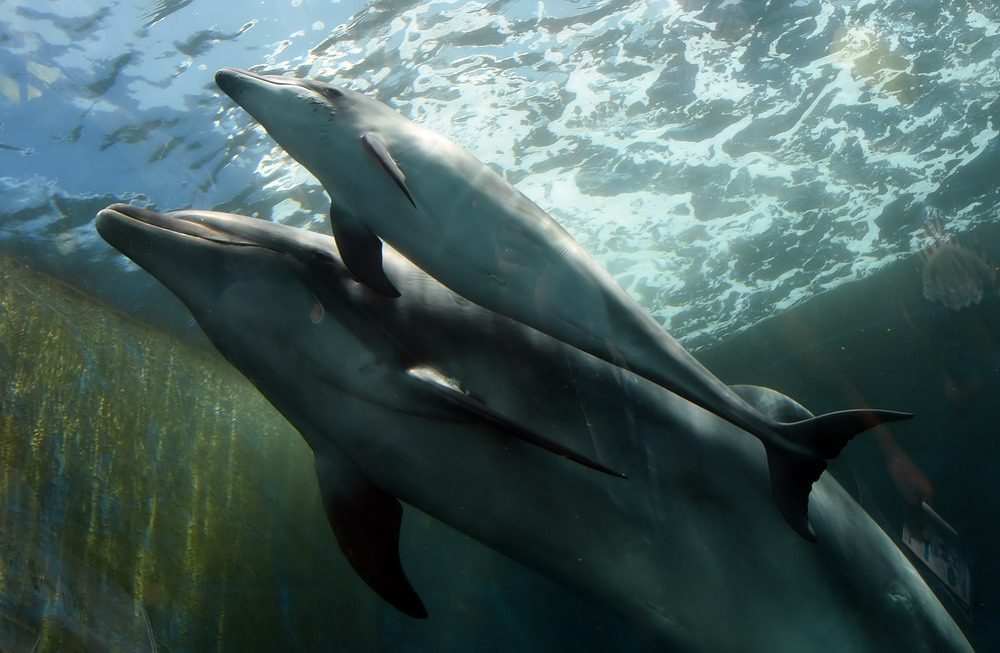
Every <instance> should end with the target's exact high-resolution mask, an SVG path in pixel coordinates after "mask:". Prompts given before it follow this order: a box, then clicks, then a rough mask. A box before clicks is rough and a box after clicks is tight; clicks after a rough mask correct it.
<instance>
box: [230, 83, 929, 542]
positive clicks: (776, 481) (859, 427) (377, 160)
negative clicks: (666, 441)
mask: <svg viewBox="0 0 1000 653" xmlns="http://www.w3.org/2000/svg"><path fill="white" fill-rule="evenodd" d="M215 79H216V83H217V84H218V86H219V88H220V89H222V91H223V92H225V93H226V94H227V95H229V96H230V97H231V98H232V99H233V100H234V101H236V102H237V103H238V104H239V105H240V106H242V107H243V108H244V109H246V110H247V111H248V112H249V113H250V114H251V115H252V116H253V117H254V118H255V119H257V121H258V122H260V123H261V124H262V125H263V126H264V128H265V129H266V130H267V132H268V133H269V134H270V135H271V136H272V137H273V138H274V139H275V140H276V141H277V142H278V144H279V145H281V146H282V147H283V148H284V149H285V150H286V151H287V152H288V153H289V154H290V155H291V156H292V157H293V158H294V159H296V160H297V161H299V162H300V163H301V164H302V165H304V166H305V167H306V168H307V169H309V171H310V172H312V173H313V174H314V175H316V177H317V178H319V180H320V182H321V183H322V184H323V186H324V188H325V189H326V190H327V192H328V193H329V194H330V196H331V197H332V198H333V208H332V210H331V223H332V225H333V233H334V236H335V237H336V240H337V245H338V248H339V251H340V254H341V256H342V258H343V261H344V263H345V264H346V265H347V267H348V269H350V271H351V272H352V273H353V275H354V276H355V277H356V278H357V279H358V280H360V281H361V282H362V283H364V284H365V285H367V286H368V287H370V288H371V289H373V290H375V291H376V292H379V293H381V294H383V295H385V296H387V297H398V296H399V294H400V293H399V290H398V289H397V286H398V285H399V283H398V280H396V281H394V280H393V277H392V275H391V274H387V273H386V272H385V269H384V268H385V266H384V265H383V262H382V240H384V241H385V242H387V243H389V244H390V245H392V246H393V247H394V248H395V249H396V250H398V251H399V252H400V253H402V254H403V255H404V256H406V257H407V258H409V259H410V260H411V261H412V262H413V263H415V264H416V265H418V266H419V267H421V268H422V269H424V270H425V271H426V272H427V273H429V274H430V275H431V276H433V277H434V278H435V279H437V280H438V281H440V282H441V283H442V284H444V285H445V286H447V287H448V288H450V289H451V290H453V291H454V292H456V293H458V294H459V295H461V296H463V297H465V298H466V299H469V300H471V301H473V302H475V303H477V304H479V305H481V306H484V307H486V308H489V309H492V310H494V311H496V312H499V313H502V314H504V315H507V316H509V317H511V318H513V319H515V320H517V321H519V322H522V323H524V324H526V325H528V326H531V327H534V328H536V329H538V330H539V331H542V332H543V333H546V334H548V335H550V336H552V337H554V338H556V339H558V340H561V341H563V342H565V343H567V344H570V345H573V346H574V347H577V348H579V349H581V350H583V351H585V352H588V353H590V354H592V355H594V356H597V357H598V358H602V359H604V360H606V361H609V362H611V363H614V364H616V365H619V366H621V367H623V368H625V369H627V370H629V371H631V372H633V373H635V374H638V375H640V376H642V377H644V378H646V379H648V380H650V381H652V382H654V383H656V384H658V385H661V386H663V387H664V388H666V389H668V390H670V391H672V392H674V393H676V394H678V395H680V396H681V397H684V398H685V399H687V400H688V401H691V402H693V403H695V404H697V405H699V406H701V407H702V408H705V409H707V410H709V411H711V412H713V413H715V414H716V415H718V416H720V417H722V418H723V419H725V420H727V421H729V422H731V423H733V424H735V425H736V426H739V427H740V428H742V429H744V430H746V431H748V432H750V433H751V434H753V435H754V436H756V437H757V438H758V439H760V440H761V442H762V443H763V444H764V447H765V450H766V452H767V455H768V458H769V461H770V465H771V482H772V487H773V493H774V498H775V501H776V503H777V506H778V509H779V510H780V511H781V512H782V514H783V515H784V516H785V518H786V519H787V520H788V522H789V524H790V525H791V526H792V528H794V529H795V531H796V532H798V533H799V534H800V535H802V536H803V537H805V538H806V539H810V540H812V539H814V537H815V534H814V533H813V531H812V529H811V528H810V526H809V520H808V516H807V508H808V493H809V489H810V487H811V486H812V483H813V482H814V481H815V480H816V479H817V478H819V476H820V474H822V473H823V470H824V469H826V466H827V462H826V461H827V460H829V459H832V458H835V457H836V456H837V455H839V454H840V451H841V450H842V449H843V447H844V446H845V445H846V443H847V442H848V440H850V439H851V438H852V437H854V436H855V435H856V434H858V433H860V432H861V431H864V430H866V429H868V428H871V427H873V426H876V425H878V424H881V423H884V422H889V421H894V420H901V419H906V418H909V417H912V415H911V414H909V413H901V412H894V411H885V410H851V411H841V412H835V413H829V414H826V415H822V416H820V417H814V418H810V419H806V420H802V421H799V422H795V423H781V422H778V421H775V420H774V419H771V418H769V417H768V416H766V415H764V414H762V413H761V412H760V411H759V410H756V409H755V408H754V407H753V406H751V405H749V404H748V403H747V402H746V401H744V400H743V399H742V398H741V397H740V396H739V395H738V394H737V393H735V392H733V391H732V390H731V389H730V388H729V387H728V386H727V385H726V384H724V383H723V382H722V381H720V380H719V379H718V378H716V377H715V376H714V375H713V374H712V373H711V372H710V371H709V370H708V369H706V368H705V367H704V366H703V365H701V364H700V363H699V362H698V361H697V360H696V359H695V358H694V357H693V356H692V355H691V354H690V353H689V352H688V351H687V350H686V349H684V347H683V346H681V344H680V343H679V342H677V340H675V339H674V338H673V337H672V336H671V335H670V334H669V333H668V332H667V331H666V330H664V329H663V328H662V327H661V325H660V324H658V323H657V322H656V320H654V319H653V318H652V316H650V315H649V314H648V313H647V312H646V311H644V310H643V309H642V307H641V306H639V304H638V303H636V302H635V300H633V299H632V298H631V297H630V296H629V295H628V293H627V292H626V291H625V290H624V289H623V288H622V287H621V286H620V285H618V284H617V283H616V282H615V281H614V279H612V278H611V276H610V275H609V274H608V273H607V272H606V271H605V270H604V269H603V268H602V267H601V266H600V265H599V264H598V263H597V262H596V261H595V260H594V259H593V258H591V257H590V256H589V255H588V254H587V252H586V251H585V250H584V249H583V247H582V246H581V245H580V244H579V243H577V242H576V241H575V240H574V239H573V237H572V236H570V235H569V233H567V232H566V231H565V230H564V229H563V228H562V227H560V226H559V225H558V224H557V223H556V222H555V221H554V220H552V219H551V218H550V217H549V216H548V215H547V214H546V213H545V212H544V211H542V210H541V209H540V208H539V207H538V206H536V205H535V204H534V203H533V202H532V201H531V200H529V199H528V198H527V197H525V196H524V195H522V194H521V193H520V192H519V191H517V189H515V188H514V187H513V186H511V185H510V184H508V183H507V182H506V181H505V180H504V179H503V178H502V177H501V176H500V175H498V174H497V173H496V172H494V171H493V170H492V169H491V168H490V167H489V166H486V165H484V164H482V163H481V162H479V161H478V160H477V159H476V158H475V157H473V156H472V155H471V154H469V153H468V152H466V151H465V150H463V149H462V148H460V147H459V146H458V145H456V144H455V143H453V142H451V141H449V140H448V139H446V138H445V137H443V136H441V135H440V134H437V133H435V132H433V131H431V130H430V129H427V128H424V127H422V126H420V125H418V124H416V123H414V122H412V121H410V120H408V119H407V118H405V117H403V116H402V115H400V114H399V113H397V112H395V111H393V110H392V109H390V108H389V107H388V106H386V105H384V104H382V103H381V102H378V101H377V100H374V99H372V98H369V97H367V96H365V95H363V94H361V93H358V92H356V91H353V90H350V89H346V88H341V87H337V86H332V85H330V84H326V83H323V82H319V81H314V80H304V79H296V78H290V77H280V76H275V75H258V74H255V73H252V72H248V71H245V70H236V69H233V68H225V69H223V70H220V71H219V72H218V73H216V76H215ZM380 239H381V240H380Z"/></svg>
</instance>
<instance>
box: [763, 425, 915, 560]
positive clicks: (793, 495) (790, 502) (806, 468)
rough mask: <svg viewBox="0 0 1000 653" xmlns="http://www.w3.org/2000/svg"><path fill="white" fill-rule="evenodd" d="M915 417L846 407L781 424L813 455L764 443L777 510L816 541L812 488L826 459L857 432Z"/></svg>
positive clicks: (781, 428)
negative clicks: (810, 514)
mask: <svg viewBox="0 0 1000 653" xmlns="http://www.w3.org/2000/svg"><path fill="white" fill-rule="evenodd" d="M911 417H913V414H912V413H901V412H896V411H891V410H864V409H862V410H843V411H838V412H835V413H827V414H825V415H820V416H819V417H811V418H809V419H805V420H802V421H800V422H793V423H790V424H778V425H777V427H776V428H775V431H777V432H778V434H779V435H781V436H782V437H783V438H784V439H786V440H787V441H789V442H790V443H792V444H794V445H801V446H804V447H805V448H806V449H807V450H811V451H813V452H815V454H814V455H810V454H808V453H801V452H800V451H797V450H792V449H783V448H781V447H780V446H778V445H775V444H772V443H765V444H764V449H765V451H766V452H767V464H768V468H769V470H770V474H771V492H772V493H773V494H774V501H775V503H776V504H777V506H778V510H780V511H781V514H782V515H783V516H784V517H785V519H786V520H787V521H788V523H789V525H791V527H792V528H793V529H794V530H795V532H796V533H798V534H799V535H801V536H802V537H804V538H805V539H807V540H809V541H810V542H815V541H816V533H815V532H814V531H813V528H812V526H811V525H810V524H809V492H810V491H811V490H812V485H813V483H815V482H816V481H817V480H819V477H820V476H821V475H822V474H823V471H824V470H826V466H827V463H826V461H827V460H832V459H833V458H836V457H837V456H838V455H840V452H841V451H842V450H843V449H844V447H845V446H846V445H847V443H848V442H849V441H850V440H851V438H853V437H854V436H855V435H857V434H858V433H861V432H862V431H867V430H868V429H870V428H872V427H874V426H878V425H879V424H885V423H886V422H895V421H899V420H904V419H909V418H911Z"/></svg>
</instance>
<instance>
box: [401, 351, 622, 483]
mask: <svg viewBox="0 0 1000 653" xmlns="http://www.w3.org/2000/svg"><path fill="white" fill-rule="evenodd" d="M407 374H409V375H410V376H411V377H412V378H414V379H416V380H417V381H419V382H420V383H421V384H422V385H423V386H424V387H426V388H428V389H429V390H431V391H432V392H434V393H435V394H437V395H438V396H440V397H443V398H444V399H445V400H446V401H448V402H449V403H451V404H452V405H454V406H457V407H459V408H461V409H462V410H464V411H467V412H470V413H473V414H474V415H476V416H477V417H481V418H483V419H485V420H487V421H489V422H493V423H494V424H496V425H497V426H500V427H501V428H503V429H504V430H506V431H509V432H510V433H511V434H512V435H514V436H516V437H517V438H519V439H521V440H524V441H525V442H527V443H529V444H533V445H535V446H536V447H541V448H542V449H545V450H546V451H551V452H552V453H554V454H556V455H557V456H562V457H563V458H566V459H568V460H572V461H573V462H575V463H578V464H580V465H583V466H584V467H589V468H591V469H593V470H596V471H599V472H603V473H605V474H608V475H610V476H617V477H618V478H628V477H627V476H626V475H625V474H622V473H621V472H616V471H614V470H613V469H611V468H609V467H606V466H605V465H602V464H601V463H599V462H597V461H595V460H591V459H590V458H588V457H586V456H584V455H582V454H579V453H577V452H575V451H573V450H572V449H570V448H569V447H565V446H563V445H561V444H559V443H558V442H553V441H552V440H549V439H548V438H546V437H544V436H541V435H538V434H537V433H535V432H533V431H530V430H528V429H526V428H524V427H523V426H521V425H519V424H517V423H515V422H513V421H512V420H510V419H509V418H507V417H506V416H504V415H502V414H500V413H498V412H497V411H495V410H493V409H492V408H490V407H489V406H487V405H486V404H484V403H483V402H481V401H479V400H478V399H476V398H475V397H472V396H471V395H469V394H468V393H467V392H465V391H464V390H463V389H462V388H461V387H460V386H459V385H458V384H457V383H455V382H454V381H453V380H452V379H449V378H447V377H446V376H444V375H443V374H441V373H440V372H438V371H437V370H435V369H433V368H431V367H425V366H421V367H414V368H411V369H409V370H407Z"/></svg>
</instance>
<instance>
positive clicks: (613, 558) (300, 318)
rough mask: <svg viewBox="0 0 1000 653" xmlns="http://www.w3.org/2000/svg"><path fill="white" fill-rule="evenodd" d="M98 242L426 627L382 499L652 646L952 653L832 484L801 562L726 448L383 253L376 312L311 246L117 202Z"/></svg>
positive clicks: (269, 229) (819, 502)
mask: <svg viewBox="0 0 1000 653" xmlns="http://www.w3.org/2000/svg"><path fill="white" fill-rule="evenodd" d="M97 226H98V229H99V230H100V233H101V235H102V236H103V237H104V238H105V239H106V240H107V241H108V242H110V243H111V244H112V245H114V246H115V247H117V248H118V249H120V250H121V251H122V252H124V253H126V254H127V255H128V256H129V257H130V258H132V259H133V260H134V261H135V262H136V263H138V264H139V265H141V266H142V267H144V268H145V269H146V270H148V271H149V272H151V273H152V274H153V275H155V276H156V277H157V278H158V279H159V280H160V281H162V282H163V283H164V284H166V285H167V286H168V287H169V288H170V289H171V290H172V291H173V292H174V293H175V294H177V295H178V297H180V298H181V299H182V301H184V302H185V304H187V306H188V307H189V308H190V309H191V311H192V313H193V314H194V316H195V318H196V319H197V321H198V323H199V324H200V325H201V327H202V328H203V329H204V331H205V333H206V334H207V335H208V336H209V338H210V339H211V340H212V342H213V343H214V344H215V346H216V347H217V348H218V349H219V350H220V351H221V352H222V353H223V354H224V355H225V356H226V357H227V358H228V359H229V360H230V361H231V362H232V363H233V364H234V365H235V366H236V367H238V368H239V369H240V370H241V371H242V372H243V373H244V374H245V375H246V376H247V377H248V378H250V379H251V380H252V381H253V382H254V383H255V384H256V385H257V387H258V388H259V389H260V390H261V391H262V392H263V393H264V395H265V396H267V397H268V399H270V400H271V402H272V403H274V404H275V406H276V407H277V408H278V409H279V410H280V411H281V412H282V413H283V414H284V415H285V416H286V417H288V419H289V420H290V421H291V422H292V423H293V424H294V425H295V426H296V427H297V428H298V429H299V431H300V432H301V433H302V435H303V436H304V437H305V439H306V440H307V441H308V442H309V444H310V446H311V447H312V449H313V451H314V453H315V458H316V468H317V474H318V477H319V479H320V488H321V491H322V494H323V499H324V504H325V506H326V509H327V514H328V516H329V518H330V521H331V524H332V526H333V529H334V531H335V533H336V535H337V539H338V541H339V543H340V546H341V548H342V549H344V552H345V553H346V555H347V557H348V559H349V560H350V561H351V563H352V565H353V566H354V568H355V569H356V570H357V571H358V572H359V574H360V575H361V576H362V577H363V578H364V579H365V580H366V581H367V582H368V583H369V585H371V586H372V587H373V588H374V589H375V590H376V591H378V592H379V593H380V594H381V595H382V596H383V597H385V598H387V599H388V600H390V601H391V602H392V603H393V604H394V605H395V606H397V607H398V608H400V609H402V610H404V611H406V612H408V613H409V614H412V615H417V616H422V615H423V614H425V612H424V609H423V605H422V603H421V602H420V600H419V598H417V596H416V594H415V592H414V591H413V589H412V588H411V587H410V585H409V583H408V581H407V580H406V578H405V576H404V575H403V572H402V569H401V565H400V562H399V558H398V549H397V546H398V537H399V519H400V511H401V508H400V505H399V502H398V500H402V501H404V502H406V503H409V504H410V505H412V506H414V507H416V508H418V509H420V510H423V511H425V512H427V513H428V514H430V515H433V516H434V517H437V518H438V519H440V520H442V521H443V522H445V523H447V524H449V525H451V526H453V527H454V528H457V529H459V530H460V531H462V532H464V533H466V534H468V535H470V536H472V537H474V538H475V539H477V540H479V541H481V542H483V543H484V544H486V545H488V546H490V547H492V548H494V549H496V550H497V551H500V552H502V553H504V554H506V555H508V556H510V557H511V558H514V559H516V560H518V561H520V562H522V563H524V564H526V565H528V566H530V567H533V568H534V569H536V570H538V571H540V572H542V573H544V574H546V575H548V576H549V577H551V578H553V579H554V580H556V581H558V582H560V583H562V584H563V585H566V586H567V587H570V588H573V589H575V590H577V591H579V592H581V593H583V594H584V595H586V596H588V597H590V598H591V599H593V600H595V601H597V602H599V603H600V604H602V605H604V606H606V607H608V608H610V609H612V610H615V611H616V612H618V613H620V614H623V615H624V616H626V617H627V618H629V619H631V620H633V621H634V622H637V623H639V624H642V625H644V626H645V627H647V628H649V629H650V632H652V633H654V635H655V636H656V637H657V638H658V640H659V643H660V644H661V645H663V646H664V648H665V649H669V650H677V651H705V652H708V651H732V650H739V651H749V652H754V651H768V652H771V651H806V650H808V651H812V652H825V651H830V652H833V651H836V652H838V653H839V652H841V651H846V650H850V651H883V650H907V651H968V650H969V648H968V645H967V643H966V642H965V640H964V638H963V637H962V635H961V633H960V632H959V630H958V628H957V627H956V625H955V624H954V622H952V621H951V620H950V618H949V617H948V616H947V614H946V613H945V611H944V609H943V608H942V607H941V605H940V603H938V601H937V600H936V598H935V597H934V596H933V595H932V594H931V592H930V590H929V589H928V588H927V586H926V585H925V584H924V582H923V581H922V580H921V579H920V578H919V575H918V574H916V573H915V572H914V570H913V568H912V567H911V566H910V564H909V563H908V562H907V561H906V559H905V557H904V556H903V555H902V553H901V552H900V551H899V549H898V548H896V547H895V545H893V544H892V542H891V541H890V540H889V539H888V538H887V537H886V536H885V534H884V533H882V531H881V530H880V529H879V528H878V527H877V526H876V525H875V524H874V522H872V520H871V519H870V518H868V516H867V515H865V513H864V512H863V511H862V510H861V509H860V507H859V506H858V505H857V504H856V503H854V501H853V500H852V499H851V498H850V497H849V496H848V495H847V494H846V493H845V492H844V491H843V490H842V489H841V488H840V486H839V485H837V484H836V482H835V481H833V480H832V479H831V478H830V477H829V476H824V477H823V478H822V479H820V481H819V482H818V483H817V484H816V491H815V492H814V493H813V522H814V525H815V527H816V530H817V532H818V533H819V535H820V536H821V537H820V541H819V544H817V545H808V544H806V543H804V542H802V540H801V539H800V538H798V537H797V536H795V535H794V534H792V533H791V532H790V531H789V530H788V529H787V527H786V526H785V524H784V522H783V521H782V519H781V518H780V517H779V516H778V515H777V513H776V512H774V511H773V510H772V509H771V507H770V502H771V500H770V498H769V496H768V492H767V472H766V461H765V457H764V455H763V453H762V452H761V451H760V449H759V447H757V446H755V445H754V444H753V443H752V442H751V441H749V440H748V439H747V438H745V436H744V435H743V434H742V432H741V431H739V430H738V429H736V428H735V427H733V426H731V425H729V424H727V423H726V422H724V421H722V420H719V419H718V418H716V417H714V416H713V415H711V414H710V413H707V412H705V411H703V410H701V409H700V408H698V407H696V406H694V405H693V404H690V403H688V402H686V401H683V400H682V399H680V398H678V397H676V396H675V395H672V394H670V393H668V392H665V391H663V390H662V389H661V388H659V387H657V386H655V385H653V384H650V383H646V382H644V381H642V380H641V379H638V378H636V377H634V376H632V375H629V374H624V373H622V371H621V370H620V369H619V368H617V367H614V366H612V365H608V364H606V363H603V362H601V361H599V360H597V359H595V358H593V357H591V356H587V355H586V354H583V353H581V352H580V351H579V350H577V349H575V348H572V347H569V346H566V345H565V344H563V343H560V342H558V341H556V340H553V339H551V338H549V337H547V336H545V335H543V334H540V333H538V332H537V331H534V330H532V329H529V328H526V327H525V326H524V325H521V324H519V323H517V322H514V321H511V320H509V319H507V318H505V317H503V316H500V315H497V314H496V313H493V312H491V311H487V310H484V309H482V308H480V307H478V306H476V305H474V304H470V303H469V302H466V301H464V300H462V299H461V298H460V297H458V296H457V295H455V294H453V293H451V292H450V291H448V290H446V289H445V288H444V287H442V286H441V285H440V284H438V283H436V282H435V281H434V280H433V279H431V278H429V277H428V276H426V275H425V274H424V273H422V272H421V271H420V270H418V269H417V268H415V267H414V266H413V265H411V264H410V263H409V262H408V261H406V260H405V259H403V258H402V257H399V256H397V255H396V254H395V253H394V252H391V251H387V252H386V257H385V265H386V270H387V272H388V273H389V274H390V275H392V277H393V279H394V280H395V282H396V283H397V284H398V285H399V288H400V290H401V291H402V297H401V298H400V299H397V300H390V299H386V298H383V297H381V296H379V295H377V294H375V293H371V292H369V291H368V290H367V289H366V288H364V287H362V286H360V285H359V284H357V283H356V282H354V281H353V280H352V279H351V277H350V275H349V274H348V273H347V271H346V270H345V269H344V267H343V265H342V263H341V262H340V260H339V259H338V257H337V255H336V251H335V244H334V242H333V241H332V240H331V239H330V238H329V237H326V236H322V235H319V234H315V233H310V232H307V231H303V230H297V229H293V228H291V227H286V226H282V225H276V224H272V223H268V222H264V221H260V220H255V219H251V218H241V217H238V216H230V215H226V214H218V213H204V212H194V211H182V212H178V213H172V214H166V215H160V214H157V213H154V212H152V211H147V210H143V209H137V208H135V207H129V206H125V205H115V206H113V207H110V208H109V209H107V210H105V211H102V212H101V214H100V215H99V218H98V222H97ZM744 394H746V396H747V397H748V400H749V401H751V402H753V403H754V404H756V405H758V406H761V407H762V410H764V411H765V412H766V413H768V414H769V415H774V416H775V417H776V418H784V419H789V418H791V419H800V418H802V417H804V416H805V415H807V413H804V410H803V409H802V408H801V407H799V406H797V404H795V403H794V402H792V401H791V400H788V399H787V398H784V397H781V396H780V395H777V393H774V392H773V391H766V390H762V389H757V390H752V389H751V390H746V391H744ZM523 432H527V433H534V434H536V435H538V436H539V437H540V438H543V439H545V440H547V441H549V442H554V443H558V444H559V445H561V446H563V447H565V448H566V449H567V450H570V451H574V452H577V453H578V454H579V455H580V456H581V457H583V458H586V459H589V460H595V461H598V462H599V463H601V464H603V465H606V466H607V467H608V468H611V469H615V470H620V471H622V472H625V473H626V474H627V475H628V479H627V480H625V479H621V478H615V477H614V476H612V475H609V474H605V473H600V472H597V471H594V470H592V469H588V468H587V467H585V466H584V465H578V464H574V463H573V462H571V461H567V460H560V459H559V458H558V457H557V456H554V455H552V454H551V453H550V452H548V451H545V450H543V448H541V447H539V446H534V445H536V444H537V442H530V443H525V442H524V441H523V440H522V438H521V437H519V433H523Z"/></svg>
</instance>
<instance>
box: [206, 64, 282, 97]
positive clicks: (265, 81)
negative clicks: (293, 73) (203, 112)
mask: <svg viewBox="0 0 1000 653" xmlns="http://www.w3.org/2000/svg"><path fill="white" fill-rule="evenodd" d="M215 84H216V86H218V87H219V88H220V89H221V90H222V92H223V93H225V94H226V95H228V96H229V97H231V98H233V99H234V100H236V102H237V103H238V102H239V99H237V97H236V96H237V95H239V94H240V93H242V91H243V89H245V88H247V87H250V86H261V85H270V86H299V87H301V86H302V80H300V79H296V78H294V77H281V76H280V75H258V74H257V73H255V72H251V71H249V70H243V69H242V68H223V69H221V70H219V71H218V72H216V73H215Z"/></svg>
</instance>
